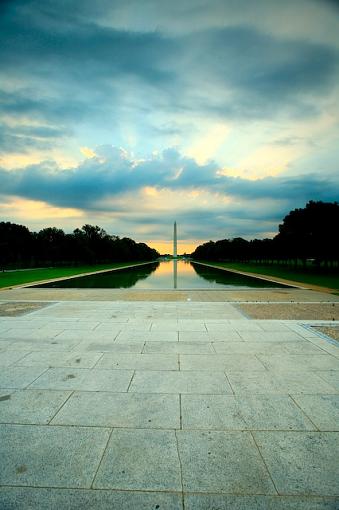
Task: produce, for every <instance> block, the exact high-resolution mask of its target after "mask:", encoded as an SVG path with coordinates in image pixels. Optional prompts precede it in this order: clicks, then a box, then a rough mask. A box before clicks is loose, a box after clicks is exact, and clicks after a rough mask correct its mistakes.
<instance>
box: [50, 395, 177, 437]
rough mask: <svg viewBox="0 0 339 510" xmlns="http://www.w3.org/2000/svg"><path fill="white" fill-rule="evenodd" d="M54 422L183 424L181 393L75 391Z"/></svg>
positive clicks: (167, 426)
mask: <svg viewBox="0 0 339 510" xmlns="http://www.w3.org/2000/svg"><path fill="white" fill-rule="evenodd" d="M52 423H53V424H57V425H58V424H59V425H84V426H86V425H87V426H98V427H102V426H107V427H126V428H162V429H175V428H180V406H179V395H158V394H142V395H140V394H136V393H108V392H75V393H74V394H73V395H72V397H71V398H70V399H69V400H68V401H67V403H66V404H65V405H64V406H63V407H62V409H61V410H60V411H59V413H58V414H57V415H56V416H55V418H54V419H53V422H52Z"/></svg>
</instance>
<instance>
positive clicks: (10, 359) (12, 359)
mask: <svg viewBox="0 0 339 510" xmlns="http://www.w3.org/2000/svg"><path fill="white" fill-rule="evenodd" d="M27 354H29V351H23V350H21V351H20V350H18V351H10V350H3V351H0V367H9V366H10V365H13V363H16V362H18V361H19V360H21V359H23V358H24V357H25V356H27Z"/></svg>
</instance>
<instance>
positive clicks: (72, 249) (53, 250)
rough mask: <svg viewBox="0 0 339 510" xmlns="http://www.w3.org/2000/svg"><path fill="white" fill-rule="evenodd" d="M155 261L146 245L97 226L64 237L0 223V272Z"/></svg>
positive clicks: (48, 230)
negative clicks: (4, 270) (10, 269)
mask: <svg viewBox="0 0 339 510" xmlns="http://www.w3.org/2000/svg"><path fill="white" fill-rule="evenodd" d="M158 257H159V253H158V252H157V251H156V250H154V249H153V248H150V247H149V246H147V244H145V243H136V242H135V241H134V240H133V239H130V238H128V237H123V238H120V237H118V236H115V235H109V234H107V232H106V231H105V230H104V229H102V228H100V227H98V226H97V225H95V226H94V225H84V226H83V227H81V228H80V229H79V228H77V229H75V230H74V231H73V232H72V233H71V234H66V233H65V232H64V231H63V230H61V229H59V228H55V227H48V228H44V229H42V230H40V231H39V232H31V231H30V230H29V229H28V228H27V227H25V226H24V225H17V224H15V223H11V222H0V265H1V266H2V268H20V267H44V266H62V265H80V264H91V265H92V264H106V263H111V262H119V261H123V262H125V261H148V260H155V259H157V258H158Z"/></svg>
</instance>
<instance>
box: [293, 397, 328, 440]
mask: <svg viewBox="0 0 339 510" xmlns="http://www.w3.org/2000/svg"><path fill="white" fill-rule="evenodd" d="M288 396H289V397H290V399H292V400H293V402H294V403H295V405H296V406H297V407H298V408H299V409H300V411H301V412H302V413H303V414H304V415H305V416H306V418H307V419H308V420H309V421H310V422H311V423H312V425H313V426H314V427H315V428H316V432H321V430H320V428H319V427H318V426H317V425H316V424H315V423H314V421H313V420H312V419H311V418H310V417H309V416H308V414H307V413H306V411H304V409H303V408H302V407H301V406H300V405H299V404H298V402H297V401H296V400H295V398H294V397H293V395H292V394H291V393H288ZM327 432H328V431H327Z"/></svg>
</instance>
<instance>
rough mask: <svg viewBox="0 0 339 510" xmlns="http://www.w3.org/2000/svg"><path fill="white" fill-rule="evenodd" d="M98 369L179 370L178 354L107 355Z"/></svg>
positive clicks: (100, 362) (98, 365) (99, 363)
mask: <svg viewBox="0 0 339 510" xmlns="http://www.w3.org/2000/svg"><path fill="white" fill-rule="evenodd" d="M96 368H112V369H121V368H125V369H131V370H179V359H178V356H177V355H176V354H133V353H131V354H112V353H105V354H104V355H103V356H102V358H101V359H100V361H99V362H98V363H97V365H96Z"/></svg>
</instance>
